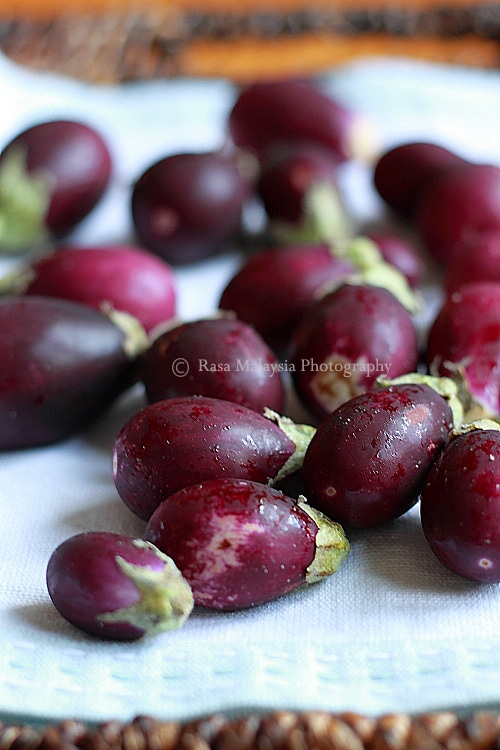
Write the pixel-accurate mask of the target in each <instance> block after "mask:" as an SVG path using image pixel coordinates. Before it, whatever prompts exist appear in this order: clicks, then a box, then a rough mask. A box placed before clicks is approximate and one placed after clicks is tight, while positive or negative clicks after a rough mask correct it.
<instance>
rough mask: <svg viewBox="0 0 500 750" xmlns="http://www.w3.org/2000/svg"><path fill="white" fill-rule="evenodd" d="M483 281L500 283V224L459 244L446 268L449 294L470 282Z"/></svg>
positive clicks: (445, 284) (446, 288)
mask: <svg viewBox="0 0 500 750" xmlns="http://www.w3.org/2000/svg"><path fill="white" fill-rule="evenodd" d="M482 281H494V282H496V283H500V227H498V228H496V229H489V230H486V231H484V232H481V233H480V234H478V235H474V236H473V237H470V238H469V239H468V240H465V241H463V242H461V243H459V244H458V245H457V247H456V250H455V252H454V254H453V258H452V260H451V261H450V262H449V263H448V265H447V267H446V269H445V274H444V287H445V290H446V293H447V295H448V296H450V295H452V294H453V292H457V291H459V289H460V288H461V287H463V286H466V285H467V284H471V283H476V282H482Z"/></svg>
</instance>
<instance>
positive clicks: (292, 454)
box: [113, 396, 314, 520]
mask: <svg viewBox="0 0 500 750" xmlns="http://www.w3.org/2000/svg"><path fill="white" fill-rule="evenodd" d="M266 414H267V415H268V416H267V417H266V416H261V415H260V414H258V413H257V412H256V411H253V409H248V408H247V407H245V406H239V405H237V404H233V403H231V402H229V401H223V400H221V399H214V398H208V397H206V396H188V397H185V398H173V399H166V400H165V401H157V402H155V403H153V404H150V405H149V406H147V407H146V408H144V409H142V410H141V411H140V412H138V413H137V414H136V415H134V416H133V417H132V418H131V419H130V420H128V422H127V423H126V424H125V425H124V426H123V427H122V429H121V430H120V432H119V434H118V436H117V438H116V441H115V445H114V449H113V475H114V480H115V485H116V489H117V490H118V494H119V495H120V497H121V498H122V500H123V501H124V503H125V505H127V506H128V507H129V508H130V510H132V511H133V512H134V513H135V514H136V515H138V516H139V517H140V518H143V519H146V520H147V519H148V518H149V517H150V516H151V514H152V513H153V511H154V510H155V509H156V508H157V507H158V505H159V504H160V503H161V502H162V500H164V499H165V498H166V497H168V496H169V495H171V494H173V493H174V492H177V491H178V490H180V489H182V488H183V487H187V486H188V485H190V484H193V483H195V482H202V481H204V480H205V479H212V478H217V477H235V478H239V479H250V480H253V481H257V482H263V483H266V482H272V481H278V480H279V479H281V478H282V477H283V476H285V475H286V474H289V473H290V474H291V473H293V472H294V471H296V470H297V469H298V468H299V467H300V465H301V464H302V459H303V457H304V452H305V448H306V446H307V444H308V443H309V441H310V439H311V437H312V434H313V433H314V429H313V428H312V427H309V426H308V425H296V424H294V423H293V422H292V421H291V420H287V419H286V418H281V417H279V416H278V415H277V414H275V413H274V412H267V411H266Z"/></svg>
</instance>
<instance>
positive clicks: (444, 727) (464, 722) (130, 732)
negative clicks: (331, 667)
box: [0, 711, 500, 750]
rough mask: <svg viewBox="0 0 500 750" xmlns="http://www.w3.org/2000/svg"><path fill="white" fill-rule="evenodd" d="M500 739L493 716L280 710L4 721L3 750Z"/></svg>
mask: <svg viewBox="0 0 500 750" xmlns="http://www.w3.org/2000/svg"><path fill="white" fill-rule="evenodd" d="M499 742H500V713H496V712H493V711H478V712H475V713H473V714H471V715H470V716H468V717H465V718H460V717H459V716H458V715H457V714H456V713H453V712H444V711H443V712H436V713H428V714H422V715H419V716H416V717H411V716H409V715H408V714H386V715H383V716H380V717H378V718H373V717H369V716H365V715H362V714H357V713H349V712H344V713H339V714H335V713H328V712H324V711H321V712H320V711H307V712H302V713H293V712H287V711H279V712H275V713H270V714H266V715H260V714H255V713H254V714H250V715H246V716H243V717H241V718H236V719H233V718H231V719H228V718H226V717H224V716H223V715H219V714H213V715H211V716H208V717H206V718H202V719H200V720H196V721H190V722H187V723H179V722H175V721H159V720H156V719H154V718H151V717H144V716H140V717H137V718H136V719H134V720H133V721H132V722H130V723H123V722H118V721H108V722H105V723H101V724H99V725H97V726H96V727H93V728H89V727H87V726H86V725H85V724H83V723H81V722H78V721H71V720H67V721H64V722H62V723H60V724H57V725H51V726H47V727H44V728H42V729H35V728H32V727H30V726H28V725H12V724H11V725H8V724H4V725H3V724H0V748H1V750H58V749H59V748H60V749H61V750H309V749H310V750H313V749H314V750H363V748H366V749H367V750H404V749H408V750H410V749H411V750H439V749H440V748H447V749H449V750H494V749H496V748H498V746H499Z"/></svg>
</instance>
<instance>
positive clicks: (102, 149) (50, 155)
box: [0, 120, 112, 252]
mask: <svg viewBox="0 0 500 750" xmlns="http://www.w3.org/2000/svg"><path fill="white" fill-rule="evenodd" d="M111 171H112V161H111V155H110V152H109V150H108V147H107V145H106V143H105V142H104V140H103V138H102V137H101V135H100V134H99V133H97V132H96V131H95V130H94V128H92V127H90V126H88V125H85V124H84V123H82V122H77V121H73V120H50V121H47V122H42V123H39V124H36V125H32V126H31V127H29V128H27V129H26V130H24V131H23V132H22V133H19V134H18V135H17V136H16V137H15V138H14V139H13V140H11V141H10V142H9V143H8V144H7V145H6V146H4V148H3V150H2V152H1V154H0V217H1V219H2V221H1V232H0V247H2V248H3V249H4V250H5V251H7V252H14V251H18V252H19V251H26V250H30V249H32V248H33V247H38V246H39V245H41V244H44V243H46V242H50V241H51V240H54V239H60V238H62V237H64V236H66V235H67V234H68V233H69V232H70V231H71V230H72V229H74V228H75V227H76V226H77V225H78V224H79V223H80V222H81V221H82V219H84V218H85V217H86V216H87V215H88V214H89V213H90V212H91V211H92V209H93V208H94V207H95V206H96V204H97V203H98V201H99V200H100V199H101V198H102V196H103V194H104V192H105V190H106V188H107V187H108V184H109V181H110V178H111Z"/></svg>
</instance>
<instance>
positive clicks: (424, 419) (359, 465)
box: [302, 383, 453, 528]
mask: <svg viewBox="0 0 500 750" xmlns="http://www.w3.org/2000/svg"><path fill="white" fill-rule="evenodd" d="M452 427H453V413H452V409H451V407H450V405H449V404H448V403H447V401H446V400H445V398H443V396H441V395H439V394H438V393H437V392H436V391H435V390H434V389H433V388H431V387H429V386H428V385H426V384H425V383H423V384H419V383H408V384H400V385H394V386H388V387H384V388H379V389H377V390H375V391H372V392H370V393H364V394H362V395H361V396H357V397H356V398H353V399H351V400H350V401H347V402H346V403H345V404H342V406H340V407H339V408H338V409H336V410H335V411H334V412H332V413H331V414H329V415H328V416H327V417H325V419H324V420H323V421H322V423H321V424H320V426H319V427H318V430H317V432H316V434H315V436H314V438H313V439H312V440H311V443H310V445H309V448H308V450H307V451H306V455H305V457H304V465H303V467H302V476H303V480H304V486H305V492H306V494H307V496H308V498H309V499H310V502H311V503H312V505H314V507H315V508H319V510H321V511H322V512H323V513H325V514H326V515H327V516H329V517H330V518H334V519H335V520H336V521H339V522H340V523H343V524H347V525H349V526H355V527H358V528H368V527H371V526H379V525H381V524H383V523H387V522H388V521H392V520H393V519H394V518H397V517H398V516H400V515H402V514H403V513H405V512H406V511H407V510H409V508H411V507H412V506H413V505H415V503H416V502H417V500H418V495H419V492H420V490H421V488H422V486H423V483H424V481H425V478H426V476H427V473H428V472H429V470H430V468H431V466H432V464H433V462H434V461H435V459H436V458H437V456H438V455H439V453H440V451H441V450H443V448H444V446H445V445H446V442H447V440H448V436H449V434H450V432H451V429H452Z"/></svg>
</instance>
